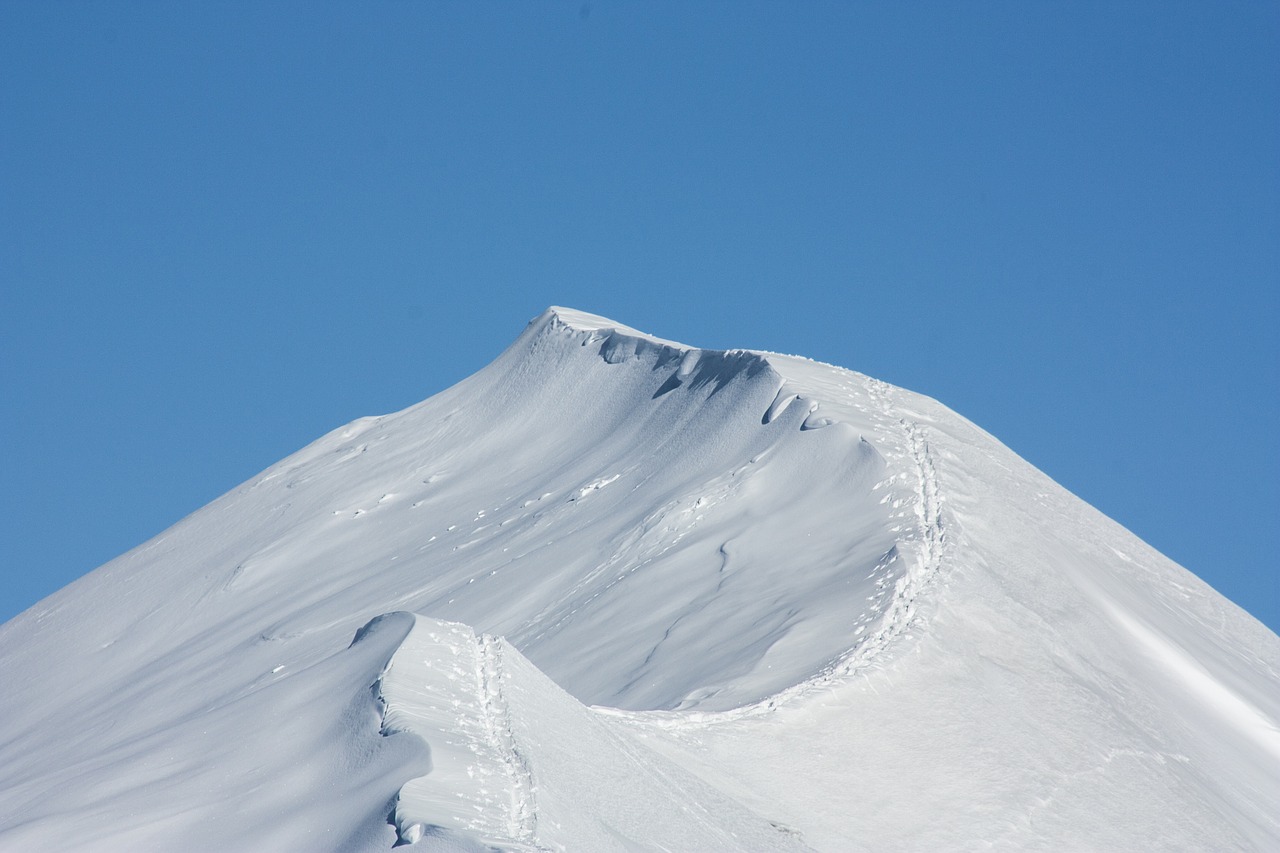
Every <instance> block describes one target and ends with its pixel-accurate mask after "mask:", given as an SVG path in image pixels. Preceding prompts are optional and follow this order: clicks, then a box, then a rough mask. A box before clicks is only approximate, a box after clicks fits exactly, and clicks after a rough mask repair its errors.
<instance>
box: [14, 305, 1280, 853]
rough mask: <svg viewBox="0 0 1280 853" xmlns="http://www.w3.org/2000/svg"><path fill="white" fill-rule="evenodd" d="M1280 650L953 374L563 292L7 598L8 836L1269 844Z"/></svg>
mask: <svg viewBox="0 0 1280 853" xmlns="http://www.w3.org/2000/svg"><path fill="white" fill-rule="evenodd" d="M362 626H364V627H363V628H362ZM353 636H356V637H357V640H356V641H355V642H352V637H353ZM1277 672H1280V639H1277V638H1276V636H1275V635H1274V634H1272V633H1270V632H1269V631H1267V630H1266V629H1265V628H1264V627H1262V626H1261V625H1259V624H1258V623H1257V622H1256V620H1253V619H1252V617H1249V616H1248V615H1247V614H1245V613H1243V611H1240V610H1239V609H1238V608H1236V607H1235V606H1234V605H1231V604H1230V603H1229V602H1227V601H1226V600H1225V599H1223V598H1222V597H1221V596H1219V595H1217V593H1215V592H1214V591H1213V590H1211V589H1209V588H1208V587H1207V586H1205V585H1204V584H1203V583H1201V582H1200V581H1199V580H1198V579H1196V578H1195V577H1194V576H1192V575H1191V574H1190V573H1188V572H1186V571H1185V570H1184V569H1182V568H1180V567H1178V566H1176V565H1174V564H1173V563H1171V562H1170V561H1168V560H1167V559H1165V558H1164V557H1162V556H1161V555H1160V554H1158V553H1156V552H1155V551H1154V550H1152V549H1151V548H1149V547H1148V546H1146V545H1145V544H1143V543H1142V542H1141V541H1139V540H1138V539H1136V537H1134V536H1133V535H1132V534H1130V533H1129V532H1128V531H1125V530H1124V529H1122V528H1120V527H1119V526H1118V525H1116V524H1115V523H1114V522H1111V521H1110V520H1108V519H1106V518H1105V517H1103V516H1102V515H1101V514H1099V513H1097V512H1096V511H1095V510H1093V509H1092V508H1090V507H1088V506H1087V505H1085V504H1083V502H1081V501H1080V500H1079V499H1077V498H1075V497H1074V496H1072V495H1070V494H1069V493H1067V492H1066V491H1065V490H1063V489H1062V488H1061V487H1060V486H1058V485H1057V484H1055V483H1053V482H1052V481H1051V480H1049V479H1048V478H1047V477H1045V476H1044V475H1043V474H1041V473H1040V472H1039V471H1037V470H1035V469H1034V468H1033V467H1031V466H1030V465H1028V464H1027V463H1026V462H1024V461H1023V460H1021V459H1019V458H1018V457H1017V456H1016V455H1014V454H1013V453H1012V452H1010V451H1009V450H1008V449H1007V448H1005V447H1004V446H1003V445H1001V444H1000V443H999V442H997V441H996V440H994V439H993V438H992V437H990V436H989V435H987V434H986V433H984V432H982V431H981V430H980V429H978V428H977V427H975V426H974V425H973V424H971V423H969V422H968V421H966V420H965V419H963V418H961V417H959V416H958V415H956V414H955V413H953V412H951V411H949V410H948V409H946V408H945V407H943V406H942V405H940V404H938V403H937V402H935V401H933V400H930V399H928V398H925V397H922V396H919V395H916V394H913V393H911V392H909V391H905V390H903V389H899V388H894V387H892V386H889V385H887V384H885V383H882V382H879V381H877V380H874V379H871V378H869V377H866V376H863V375H861V374H858V373H854V372H852V371H848V370H844V369H841V368H837V367H832V366H830V365H823V364H819V363H816V362H812V361H807V360H805V359H801V358H796V357H791V356H777V355H771V354H762V353H757V352H753V351H748V350H728V351H717V350H700V349H696V348H692V347H688V346H685V345H682V344H677V343H674V342H671V341H666V340H663V339H661V338H657V337H654V336H651V335H647V334H644V333H641V332H638V331H636V330H635V329H632V328H630V327H627V326H625V325H622V324H619V323H615V322H613V321H611V320H607V319H605V318H603V317H599V316H596V315H592V314H587V313H584V312H580V311H574V310H571V309H565V308H556V307H553V308H550V309H548V310H547V311H546V312H544V313H543V314H542V315H540V316H539V317H538V318H535V319H534V320H533V321H532V322H531V323H530V324H529V325H528V327H527V328H526V329H525V331H524V333H523V334H521V335H520V336H519V337H518V338H517V339H516V341H515V342H514V343H513V344H512V345H511V346H510V347H508V349H507V350H506V352H504V353H503V354H502V355H500V356H499V357H498V358H497V359H496V360H495V361H494V362H493V363H492V364H490V365H489V366H488V367H486V368H484V369H483V370H481V371H480V372H478V373H477V374H475V375H473V376H471V377H469V378H468V379H466V380H464V381H463V382H461V383H459V384H458V385H456V386H454V387H453V388H450V389H447V390H445V391H443V392H441V393H440V394H437V395H436V396H434V397H432V398H431V399H429V400H426V401H424V402H423V403H420V404H418V405H416V406H413V407H410V408H408V409H406V410H404V411H402V412H398V413H395V414H391V415H387V416H383V417H379V418H367V419H362V420H359V421H356V422H354V423H352V424H349V425H347V426H345V427H342V428H340V429H338V430H335V431H333V432H332V433H330V434H329V435H326V436H323V437H321V438H320V439H318V440H317V441H315V442H313V443H312V444H311V445H309V446H307V447H306V448H303V449H302V450H300V451H298V452H297V453H295V454H293V455H292V456H290V457H288V458H286V459H284V460H282V461H281V462H279V463H277V464H276V465H274V466H272V467H271V468H269V469H268V470H267V471H264V472H263V473H262V474H260V475H258V476H257V477H255V478H253V479H252V480H251V481H249V482H247V483H245V484H244V485H242V486H241V487H239V488H238V489H235V490H233V491H232V492H230V493H228V494H227V495H224V496H223V497H222V498H220V499H218V500H217V501H215V502H213V503H212V504H210V505H209V506H207V507H205V508H204V509H202V510H199V511H198V512H196V513H193V514H192V515H191V516H189V517H188V518H186V519H184V520H183V521H182V522H180V523H179V524H177V525H175V526H174V527H173V528H171V529H170V530H167V531H165V532H164V533H162V534H161V535H160V536H158V537H156V538H155V539H154V540H152V541H151V542H148V543H145V544H144V545H142V546H140V547H139V548H137V549H135V550H134V551H132V552H130V553H129V554H126V555H124V556H123V557H121V558H119V559H117V560H114V561H112V562H111V563H108V564H107V565H105V566H103V567H101V568H100V569H98V570H96V571H95V572H93V573H91V574H89V575H87V576H86V577H84V578H82V579H81V580H79V581H77V582H76V583H74V584H72V585H71V586H69V587H68V588H66V589H64V590H62V591H61V592H59V593H57V594H55V595H54V596H51V597H50V598H48V599H46V600H45V601H43V602H41V603H40V604H38V605H36V606H35V607H33V608H32V609H31V610H29V611H27V612H26V613H24V614H22V615H21V616H19V617H18V618H16V619H14V620H12V621H10V622H9V623H7V624H5V625H4V626H0V679H3V682H4V683H5V685H6V690H5V691H3V692H0V719H3V720H4V721H5V725H6V731H7V732H9V733H10V735H11V736H10V737H8V738H6V739H4V741H3V742H2V743H0V792H3V793H0V847H12V848H14V849H25V848H29V847H33V846H40V845H42V844H43V843H45V842H46V841H47V839H48V838H51V837H75V838H77V839H83V840H85V842H86V844H88V845H89V846H97V847H99V848H103V849H111V848H115V849H123V848H143V847H156V846H162V845H163V844H164V843H166V842H169V841H171V840H172V838H173V834H174V833H175V832H178V831H183V830H186V829H188V828H189V827H192V826H194V827H197V828H199V830H200V831H199V832H196V833H187V834H185V835H184V836H183V842H184V845H185V846H187V847H190V848H191V849H195V850H200V849H208V850H219V849H252V848H270V849H282V850H287V849H298V850H305V849H314V848H315V847H316V846H317V844H319V846H321V847H338V848H342V849H361V850H364V849H368V850H374V849H383V848H386V847H390V846H391V844H392V843H394V842H395V841H396V840H397V838H399V840H400V841H401V842H405V843H413V844H417V845H422V846H424V847H426V848H427V849H439V848H441V847H445V848H447V847H448V845H453V849H472V847H476V846H481V845H491V846H500V847H507V848H509V849H538V848H540V847H565V848H577V849H607V848H608V847H609V846H610V845H616V846H617V847H618V848H619V849H626V848H628V847H643V846H644V845H645V844H647V843H650V842H654V843H662V844H664V845H666V846H668V847H680V846H684V847H690V848H708V847H721V848H724V849H803V848H804V847H805V846H806V845H807V846H810V847H814V848H819V849H847V848H848V847H849V844H850V840H851V839H859V840H860V841H861V842H863V843H865V844H866V845H867V846H868V847H869V848H872V849H884V848H915V849H957V848H961V847H965V846H971V845H972V844H973V843H974V842H975V839H986V840H988V841H989V842H990V843H991V844H992V845H994V846H1007V847H1011V848H1025V847H1031V846H1040V847H1054V848H1091V849H1137V848H1178V849H1210V848H1222V847H1233V846H1234V847H1256V848H1259V849H1269V848H1272V847H1276V846H1280V820H1277V818H1276V816H1275V814H1274V808H1273V803H1274V802H1276V801H1277V800H1280V779H1278V778H1277V775H1276V773H1275V766H1276V765H1275V760H1276V757H1277V756H1280V729H1277V725H1276V723H1277V721H1278V720H1280V682H1278V680H1277V676H1276V673H1277ZM281 720H287V721H288V724H287V725H283V724H281V723H279V722H278V721H281ZM227 779H239V780H253V781H252V784H242V783H238V784H236V785H232V786H229V785H227V782H226V780H227ZM975 779H976V780H981V784H976V783H974V782H972V781H971V780H975ZM50 792H55V793H50ZM584 803H587V804H589V805H587V806H583V805H582V804H584ZM1117 803H1123V808H1124V814H1123V815H1120V814H1117V813H1115V809H1116V808H1117V806H1116V804H1117ZM392 806H394V807H392ZM686 806H687V807H688V808H686ZM389 811H391V812H392V813H393V817H392V820H391V822H390V823H388V818H387V815H388V812H389ZM174 815H179V816H181V818H180V821H181V823H180V825H179V824H178V823H177V821H178V820H179V818H174V817H173V816H174ZM690 815H693V817H690ZM139 816H140V817H139ZM654 821H661V823H662V827H656V826H654V825H653V822H654ZM317 839H322V840H320V841H317ZM659 840H660V841H659ZM682 842H683V843H682ZM432 845H435V846H434V847H433V846H432ZM469 845H470V846H469Z"/></svg>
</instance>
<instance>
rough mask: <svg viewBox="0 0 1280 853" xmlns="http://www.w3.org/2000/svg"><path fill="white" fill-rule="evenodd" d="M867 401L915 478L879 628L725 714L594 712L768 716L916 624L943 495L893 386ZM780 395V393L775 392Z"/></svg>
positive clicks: (693, 717)
mask: <svg viewBox="0 0 1280 853" xmlns="http://www.w3.org/2000/svg"><path fill="white" fill-rule="evenodd" d="M865 381H866V383H867V390H868V393H869V396H870V397H871V399H872V400H873V401H874V402H875V404H876V405H877V407H878V408H880V410H881V411H882V413H883V414H884V415H885V416H886V418H887V419H889V420H891V421H895V422H896V423H897V424H898V426H899V427H900V428H901V429H902V431H903V433H904V436H905V438H906V445H907V448H908V452H909V455H910V458H911V462H912V469H913V471H914V476H915V480H916V482H915V486H914V492H915V499H914V509H915V515H916V532H915V538H914V540H911V541H905V542H901V541H900V542H899V544H898V545H896V546H895V547H894V549H893V550H892V551H891V552H890V554H889V555H886V559H885V561H884V563H883V564H882V565H887V564H888V563H891V562H892V561H894V560H898V559H902V553H901V552H902V550H903V547H904V546H914V548H913V549H912V550H914V551H915V556H914V559H913V561H912V565H911V566H910V567H909V568H908V570H907V571H906V572H905V573H904V574H903V575H902V576H901V577H900V578H899V580H898V582H897V584H896V585H895V588H894V594H893V597H892V599H891V600H890V602H889V604H888V605H887V606H886V608H885V610H884V614H883V616H882V617H881V619H880V623H879V628H878V630H876V631H875V632H874V633H873V634H871V635H870V636H869V637H867V638H866V639H864V640H862V641H860V642H858V643H857V645H855V646H854V647H853V648H851V649H849V650H848V651H847V652H845V653H844V654H842V655H840V656H839V657H837V658H836V659H835V660H834V661H832V662H831V663H830V664H828V665H827V666H826V667H824V668H823V669H822V670H821V671H820V672H818V673H817V674H815V675H813V676H811V677H810V678H807V679H805V680H803V681H800V682H798V683H796V684H794V685H792V686H790V687H787V688H785V689H783V690H781V691H779V692H778V693H776V694H774V695H773V696H770V697H767V698H765V699H762V700H760V701H759V702H754V703H750V704H746V705H743V706H740V707H738V708H733V709H729V710H724V711H680V710H677V711H641V712H629V711H623V710H620V709H614V708H607V707H597V708H596V710H598V711H600V712H602V713H604V714H607V715H610V716H617V717H621V718H625V719H630V720H634V721H638V722H644V723H651V724H656V725H658V726H659V727H661V728H674V729H679V728H685V727H688V726H700V725H705V724H716V723H722V722H730V721H736V720H740V719H743V718H745V717H759V716H763V715H766V714H770V713H772V712H773V711H776V710H778V709H779V708H781V707H783V706H784V705H789V704H792V703H794V702H796V701H799V700H801V699H804V698H807V697H811V696H813V695H815V694H817V693H821V692H823V691H826V690H829V689H830V688H831V687H832V686H833V685H835V684H837V683H839V682H841V681H844V680H846V679H848V678H850V677H851V676H853V675H855V674H857V673H859V672H861V671H863V670H864V669H866V668H867V667H869V666H871V665H872V664H873V662H874V660H875V659H876V658H877V657H879V656H881V655H882V654H884V653H885V652H886V651H887V650H888V649H890V648H891V647H892V646H893V645H894V643H895V642H896V641H898V639H899V638H900V637H902V636H903V635H904V634H905V632H906V631H907V630H908V629H909V628H911V627H912V626H913V625H917V624H918V623H919V619H920V616H919V608H918V605H917V602H918V601H919V600H920V598H921V596H923V595H925V594H926V593H927V592H928V591H929V590H930V589H931V588H932V587H933V586H934V584H935V583H936V582H937V580H938V578H939V577H940V576H941V574H942V572H943V564H944V558H945V555H946V548H947V543H948V537H947V525H946V522H945V521H944V518H943V511H942V503H943V500H942V496H941V494H940V492H939V487H938V473H937V469H936V467H935V466H934V461H933V455H932V452H931V451H930V449H929V442H928V438H927V435H926V431H925V428H924V427H923V426H921V425H920V424H919V423H917V422H916V421H912V420H908V419H906V418H901V417H898V416H897V413H896V409H895V408H894V406H893V404H892V401H891V400H890V399H889V395H890V393H891V391H892V386H890V385H888V384H887V383H885V382H881V381H880V380H877V379H872V378H870V377H865ZM779 396H780V397H781V396H782V393H781V392H780V393H779Z"/></svg>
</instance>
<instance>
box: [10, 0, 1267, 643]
mask: <svg viewBox="0 0 1280 853" xmlns="http://www.w3.org/2000/svg"><path fill="white" fill-rule="evenodd" d="M1278 44H1280V5H1277V4H1276V3H1274V2H1256V3H1201V2H1197V3H1168V2H1152V3H1141V2H1125V3H1079V2H1062V3H1024V2H1009V3H968V2H964V3H951V4H946V3H920V4H899V3H876V4H869V3H782V2H775V3H743V2H733V3H706V4H699V3H670V4H661V3H653V2H644V3H641V2H629V3H612V2H589V3H586V4H583V3H581V2H573V3H555V2H541V3H472V4H463V3H408V2H402V3H384V4H318V3H296V4H292V3H283V2H271V3H257V2H254V3H216V4H195V3H154V4H149V3H130V4H112V3H59V4H50V3H44V2H39V3H35V2H18V1H17V0H10V2H7V3H4V4H3V6H2V8H0V288H2V290H0V300H2V301H0V332H2V334H3V338H2V340H0V380H2V382H3V385H2V387H0V392H2V394H0V399H3V418H2V419H0V422H2V426H0V440H3V446H4V464H3V469H2V470H3V485H2V486H0V493H2V499H3V505H2V506H0V537H2V541H0V549H2V550H0V619H5V618H8V617H10V616H12V615H13V614H15V613H17V612H20V611H21V610H23V609H25V608H26V607H28V606H30V605H31V604H33V603H34V602H35V601H37V600H38V599H39V598H41V597H43V596H44V595H47V594H48V593H50V592H52V591H54V590H55V589H57V588H59V587H60V586H62V585H64V584H65V583H67V582H68V581H70V580H72V579H73V578H75V577H77V576H79V575H81V574H83V573H85V572H87V571H89V570H91V569H92V568H94V567H96V566H97V565H99V564H101V563H103V562H105V561H107V560H109V559H111V558H112V557H114V556H116V555H118V554H120V553H122V552H124V551H126V550H128V549H129V548H131V547H133V546H134V545H137V544H140V543H141V542H142V541H144V540H145V539H147V538H149V537H151V536H153V535H154V534H156V533H159V532H160V531H161V530H162V529H164V528H165V527H167V526H168V525H169V524H171V523H173V522H174V521H176V520H178V519H179V518H180V517H182V516H183V515H185V514H187V513H188V512H191V511H193V510H195V509H197V508H199V507H200V506H202V505H203V504H205V503H207V502H208V501H210V500H212V499H213V498H215V497H217V496H218V495H219V494H220V493H222V492H224V491H226V490H227V489H230V488H232V487H233V486H235V485H236V484H238V483H239V482H241V481H243V480H245V479H247V478H248V477H250V476H252V475H253V474H254V473H256V472H257V471H259V470H261V469H262V468H264V467H266V466H267V465H269V464H271V463H272V462H274V461H276V460H277V459H279V458H281V457H283V456H285V455H287V454H288V453H290V452H292V451H294V450H296V449H298V448H299V447H301V446H302V445H304V444H305V443H307V442H308V441H310V440H312V439H313V438H315V437H317V436H319V435H320V434H322V433H323V432H326V431H327V430H329V429H331V428H333V427H335V426H338V425H340V424H342V423H344V422H346V421H348V420H350V419H353V418H355V417H358V416H362V415H366V414H376V413H382V412H387V411H391V410H395V409H398V408H401V407H403V406H406V405H409V404H411V403H414V402H416V401H418V400H420V399H422V398H425V397H427V396H429V395H430V394H433V393H435V392H436V391H439V390H441V389H443V388H444V387H446V386H448V385H450V384H452V383H453V382H455V381H457V380H458V379H460V378H462V377H463V376H466V375H467V374H469V373H471V372H473V371H475V370H476V369H478V368H479V367H481V366H482V365H483V364H485V363H486V362H487V361H489V360H490V359H491V358H492V357H494V356H495V355H496V354H497V353H498V352H499V351H500V350H501V349H502V347H503V346H505V345H506V344H507V343H508V342H509V341H510V340H511V339H512V338H514V337H515V335H516V334H517V333H518V332H519V331H520V329H521V328H522V327H523V325H524V323H525V321H526V320H528V319H529V318H530V317H531V316H533V315H534V314H536V313H537V312H539V311H541V310H542V309H543V308H545V307H546V306H547V305H549V304H553V303H554V304H564V305H570V306H574V307H577V308H582V309H584V310H588V311H592V312H595V313H600V314H605V315H607V316H611V317H613V318H615V319H617V320H620V321H622V322H625V323H628V324H630V325H633V326H636V327H639V328H641V329H644V330H646V331H651V332H654V333H656V334H660V335H662V336H664V337H669V338H674V339H677V340H682V341H685V342H687V343H691V344H696V345H702V346H712V347H754V348H762V349H771V350H778V351H784V352H792V353H799V354H802V355H808V356H811V357H814V358H817V359H821V360H823V361H828V362H834V363H837V364H841V365H844V366H847V367H852V368H855V369H857V370H861V371H863V372H865V373H869V374H872V375H874V376H877V377H879V378H882V379H885V380H888V381H890V382H893V383H895V384H899V385H903V386H906V387H908V388H911V389H913V390H917V391H921V392H924V393H927V394H930V395H932V396H934V397H937V398H938V399H940V400H942V401H943V402H945V403H947V404H948V405H950V406H951V407H953V408H955V409H956V410H958V411H959V412H961V413H962V414H964V415H966V416H968V417H970V418H971V419H973V420H974V421H976V422H977V423H978V424H980V425H981V426H983V427H985V428H986V429H988V430H989V431H991V432H992V433H994V434H995V435H996V436H998V437H999V438H1001V439H1002V440H1004V441H1005V442H1006V443H1007V444H1009V445H1010V446H1011V447H1012V448H1013V449H1014V450H1016V451H1018V452H1019V453H1021V454H1022V455H1023V456H1024V457H1026V458H1027V459H1028V460H1030V461H1031V462H1032V463H1034V464H1035V465H1037V466H1038V467H1040V468H1041V469H1043V470H1044V471H1046V472H1047V473H1048V474H1050V475H1051V476H1052V477H1054V478H1055V479H1057V480H1058V481H1059V482H1061V483H1062V484H1063V485H1065V486H1066V487H1067V488H1069V489H1071V490H1072V491H1074V492H1076V493H1077V494H1079V495H1080V496H1081V497H1083V498H1084V499H1085V500H1087V501H1089V502H1090V503H1092V504H1094V505H1095V506H1097V507H1098V508H1099V509H1101V510H1102V511H1103V512H1105V513H1107V514H1108V515H1110V516H1112V517H1114V518H1115V519H1117V520H1118V521H1119V522H1121V523H1122V524H1124V525H1125V526H1127V527H1129V528H1130V529H1131V530H1133V531H1134V532H1136V533H1137V534H1138V535H1139V536H1141V537H1143V538H1144V539H1146V540H1147V541H1148V542H1150V543H1151V544H1152V545H1154V546H1155V547H1156V548H1158V549H1160V550H1161V551H1163V552H1164V553H1166V554H1168V555H1169V556H1170V557H1172V558H1173V559H1174V560H1177V561H1178V562H1180V563H1182V564H1183V565H1185V566H1187V567H1188V568H1190V569H1191V570H1192V571H1194V572H1196V573H1197V574H1199V575H1200V576H1201V577H1203V578H1205V579H1206V580H1208V581H1209V582H1210V583H1211V584H1213V585H1214V586H1215V587H1217V588H1218V589H1219V590H1221V591H1222V592H1223V593H1225V594H1226V595H1228V596H1229V597H1231V598H1232V599H1233V600H1235V601H1236V602H1238V603H1239V604H1241V605H1242V606H1244V607H1245V608H1246V609H1248V610H1249V611H1251V612H1252V613H1254V614H1255V615H1256V616H1258V617H1259V618H1261V619H1262V620H1263V621H1265V622H1267V623H1268V624H1269V625H1270V626H1271V628H1272V629H1273V630H1275V629H1277V628H1280V591H1278V588H1277V584H1278V581H1277V576H1278V573H1280V558H1278V557H1277V548H1276V544H1275V540H1276V534H1277V532H1278V530H1280V523H1278V520H1280V497H1278V491H1277V488H1278V487H1277V483H1278V482H1280V464H1278V459H1280V454H1278V452H1277V438H1276V437H1277V427H1280V378H1278V375H1277V372H1278V370H1280V352H1278V351H1277V350H1278V344H1277V338H1278V337H1280V335H1278V333H1277V329H1278V328H1280V50H1277V47H1276V46H1277V45H1278Z"/></svg>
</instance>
